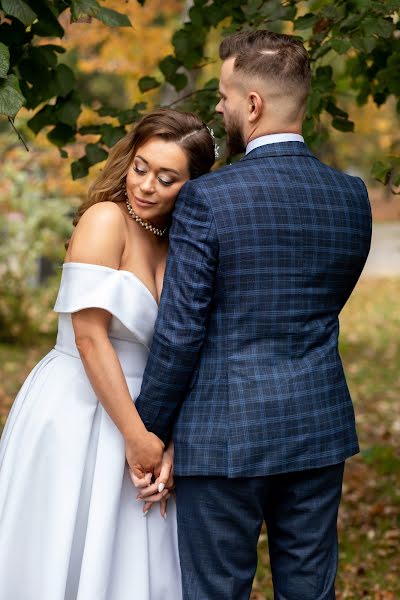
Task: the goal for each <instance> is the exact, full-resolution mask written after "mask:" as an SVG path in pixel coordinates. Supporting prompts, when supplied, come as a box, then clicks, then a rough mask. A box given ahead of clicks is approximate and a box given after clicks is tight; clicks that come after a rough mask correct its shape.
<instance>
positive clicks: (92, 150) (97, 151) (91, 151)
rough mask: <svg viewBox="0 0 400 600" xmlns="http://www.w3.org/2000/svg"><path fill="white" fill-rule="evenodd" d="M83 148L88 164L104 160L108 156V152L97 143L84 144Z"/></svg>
mask: <svg viewBox="0 0 400 600" xmlns="http://www.w3.org/2000/svg"><path fill="white" fill-rule="evenodd" d="M85 150H86V158H87V160H88V163H89V165H90V166H92V165H95V164H97V163H99V162H102V161H103V160H106V158H107V156H108V152H106V151H105V150H104V149H103V148H102V147H101V146H99V144H86V146H85Z"/></svg>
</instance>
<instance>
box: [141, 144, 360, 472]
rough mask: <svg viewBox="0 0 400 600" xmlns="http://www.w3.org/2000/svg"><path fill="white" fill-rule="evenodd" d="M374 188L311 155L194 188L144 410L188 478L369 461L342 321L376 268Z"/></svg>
mask: <svg viewBox="0 0 400 600" xmlns="http://www.w3.org/2000/svg"><path fill="white" fill-rule="evenodd" d="M370 239H371V212H370V205H369V201H368V195H367V192H366V188H365V185H364V184H363V182H362V181H361V180H360V179H358V178H355V177H350V176H349V175H346V174H344V173H340V172H338V171H336V170H334V169H332V168H330V167H328V166H326V165H324V164H322V163H321V162H319V161H318V160H317V159H316V158H315V157H314V156H313V155H312V154H311V153H310V151H309V150H308V149H307V146H306V145H305V144H303V143H301V142H284V143H279V144H271V145H267V146H262V147H260V148H257V149H255V150H253V151H252V152H250V153H249V154H248V155H246V156H245V157H244V158H243V159H242V160H241V161H240V162H238V163H235V164H234V165H230V166H228V167H224V168H222V169H220V170H219V171H217V172H215V173H211V174H208V175H206V176H203V177H201V178H199V179H196V180H192V181H189V182H188V183H187V184H185V186H184V187H183V188H182V191H181V193H180V196H179V199H178V201H177V205H176V208H175V211H174V218H173V225H172V229H171V234H170V251H169V256H168V261H167V269H166V275H165V281H164V289H163V293H162V298H161V303H160V309H159V314H158V318H157V321H156V326H155V334H154V338H153V343H152V347H151V353H150V356H149V360H148V363H147V367H146V370H145V373H144V379H143V384H142V389H141V393H140V396H139V398H138V400H137V403H136V406H137V408H138V410H139V413H140V415H141V416H142V418H143V420H144V422H145V424H146V426H147V427H148V428H149V429H150V430H151V431H153V432H155V433H156V434H157V435H159V436H160V437H161V438H162V439H164V440H167V439H168V437H169V435H170V432H171V430H172V429H173V438H174V442H175V472H176V473H177V474H178V475H224V476H227V477H250V476H260V475H271V474H275V473H283V472H290V471H300V470H305V469H310V468H317V467H322V466H326V465H330V464H335V463H339V462H342V461H343V460H344V459H345V458H347V457H349V456H351V455H352V454H355V453H356V452H357V451H358V442H357V435H356V431H355V423H354V412H353V406H352V402H351V399H350V395H349V391H348V388H347V385H346V380H345V376H344V373H343V368H342V364H341V360H340V357H339V353H338V333H339V325H338V315H339V313H340V311H341V309H342V308H343V306H344V304H345V303H346V301H347V299H348V297H349V295H350V294H351V292H352V290H353V288H354V286H355V284H356V282H357V280H358V278H359V275H360V273H361V271H362V269H363V266H364V264H365V261H366V258H367V255H368V252H369V247H370Z"/></svg>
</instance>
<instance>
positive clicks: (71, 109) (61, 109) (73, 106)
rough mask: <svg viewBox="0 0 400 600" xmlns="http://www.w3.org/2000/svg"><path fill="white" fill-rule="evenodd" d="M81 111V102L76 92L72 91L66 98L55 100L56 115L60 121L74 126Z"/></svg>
mask: <svg viewBox="0 0 400 600" xmlns="http://www.w3.org/2000/svg"><path fill="white" fill-rule="evenodd" d="M80 112H81V102H80V98H79V95H78V94H77V93H72V94H71V95H70V96H69V97H68V99H62V100H61V101H59V102H57V105H56V115H57V118H58V121H59V122H60V123H64V124H65V125H70V127H75V126H76V121H77V119H78V117H79V115H80Z"/></svg>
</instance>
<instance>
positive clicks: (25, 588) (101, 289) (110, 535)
mask: <svg viewBox="0 0 400 600" xmlns="http://www.w3.org/2000/svg"><path fill="white" fill-rule="evenodd" d="M89 307H97V308H104V309H106V310H108V311H109V312H110V313H112V315H113V318H112V320H111V325H110V330H109V335H110V339H111V341H112V344H113V346H114V348H115V350H116V352H117V353H118V357H119V360H120V362H121V365H122V368H123V371H124V374H125V377H126V380H127V382H128V386H129V390H130V392H131V395H132V398H135V397H137V395H138V393H139V390H140V385H141V380H142V375H143V371H144V368H145V364H146V360H147V356H148V353H149V347H150V343H151V339H152V335H153V328H154V322H155V319H156V316H157V308H158V307H157V303H156V301H155V299H154V297H153V296H152V294H151V293H150V291H149V290H148V289H147V287H146V286H145V285H144V284H143V283H142V282H141V280H140V279H138V278H137V277H136V276H135V275H134V274H133V273H130V272H129V271H118V270H115V269H111V268H108V267H102V266H98V265H91V264H82V263H67V264H65V265H64V267H63V275H62V280H61V286H60V290H59V294H58V298H57V302H56V305H55V311H56V312H58V313H59V329H58V336H57V343H56V346H55V348H54V349H53V350H51V351H50V352H49V354H47V356H45V357H44V358H43V359H42V360H41V362H40V363H39V364H38V365H37V366H36V367H35V368H34V369H33V371H32V372H31V373H30V375H29V376H28V378H27V379H26V381H25V383H24V384H23V386H22V388H21V390H20V392H19V394H18V396H17V398H16V400H15V402H14V405H13V407H12V410H11V412H10V415H9V418H8V421H7V424H6V427H5V430H4V433H3V436H2V438H1V442H0V600H179V599H180V598H181V584H180V570H179V558H178V548H177V533H176V512H175V511H176V507H175V502H174V500H170V501H169V503H168V515H167V518H166V520H164V519H163V518H162V517H161V516H160V512H159V506H158V505H156V506H153V507H152V509H151V510H150V512H149V513H148V515H147V517H145V518H143V516H142V509H143V503H142V502H137V501H136V500H135V497H136V493H137V490H136V489H135V488H134V486H133V484H132V483H131V480H130V478H129V475H128V472H127V468H126V463H125V453H124V441H123V438H122V435H121V433H120V432H119V430H118V429H117V427H116V426H115V425H114V423H113V421H112V420H111V419H110V417H109V416H108V414H107V413H106V412H105V411H104V410H103V408H102V406H101V404H100V403H99V402H98V400H97V399H96V396H95V394H94V392H93V389H92V387H91V385H90V382H89V380H88V378H87V376H86V373H85V370H84V368H83V364H82V362H81V360H80V357H79V354H78V351H77V348H76V346H75V342H74V333H73V328H72V322H71V313H73V312H75V311H78V310H80V309H83V308H89Z"/></svg>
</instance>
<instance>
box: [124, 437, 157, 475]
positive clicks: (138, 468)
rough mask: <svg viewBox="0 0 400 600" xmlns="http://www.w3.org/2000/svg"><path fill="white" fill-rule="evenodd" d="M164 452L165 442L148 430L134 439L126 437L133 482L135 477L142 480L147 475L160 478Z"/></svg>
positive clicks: (127, 456)
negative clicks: (151, 474) (150, 474)
mask: <svg viewBox="0 0 400 600" xmlns="http://www.w3.org/2000/svg"><path fill="white" fill-rule="evenodd" d="M163 450H164V444H163V442H162V441H161V440H160V439H159V438H158V437H157V436H156V435H154V433H150V432H149V431H147V430H144V432H142V433H141V434H140V435H139V434H135V435H133V436H132V437H126V438H125V455H126V460H127V462H128V466H129V474H130V476H131V479H132V481H133V477H136V478H138V479H141V478H144V477H145V476H146V474H147V473H153V474H154V476H155V477H157V476H159V474H160V472H161V465H162V456H163ZM133 483H134V481H133ZM134 485H135V483H134Z"/></svg>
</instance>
